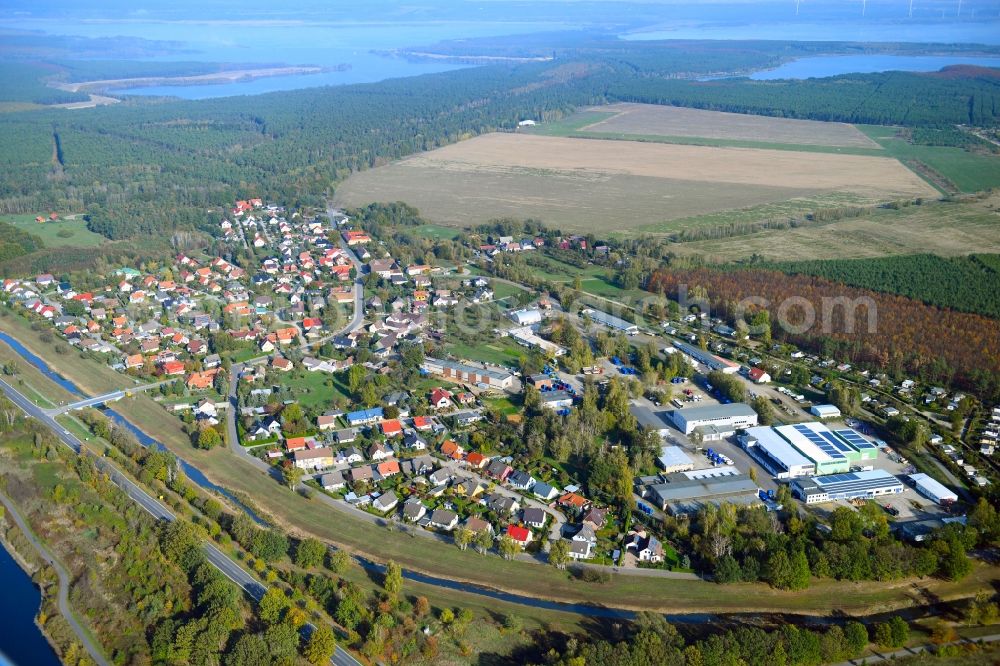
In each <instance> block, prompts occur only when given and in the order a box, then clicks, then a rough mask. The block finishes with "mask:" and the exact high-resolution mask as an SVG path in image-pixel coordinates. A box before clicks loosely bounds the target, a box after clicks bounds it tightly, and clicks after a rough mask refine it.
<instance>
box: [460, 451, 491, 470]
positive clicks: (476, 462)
mask: <svg viewBox="0 0 1000 666" xmlns="http://www.w3.org/2000/svg"><path fill="white" fill-rule="evenodd" d="M489 461H490V459H489V458H487V457H486V456H484V455H483V454H482V453H479V452H478V451H473V452H472V453H470V454H469V455H467V456H465V464H467V465H468V466H469V467H471V468H472V469H482V468H483V467H485V466H486V463H488V462H489Z"/></svg>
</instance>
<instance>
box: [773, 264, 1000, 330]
mask: <svg viewBox="0 0 1000 666" xmlns="http://www.w3.org/2000/svg"><path fill="white" fill-rule="evenodd" d="M753 266H754V267H756V268H767V269H774V270H777V271H781V272H782V273H787V274H789V275H812V276H815V277H820V278H825V279H827V280H830V281H831V282H839V283H842V284H847V285H851V286H853V287H863V288H867V289H872V290H874V291H882V292H887V293H890V294H899V295H901V296H906V297H907V298H912V299H915V300H918V301H923V302H924V303H926V304H928V305H936V306H938V307H942V308H950V309H952V310H961V311H962V312H972V313H975V314H981V315H986V316H987V317H994V318H998V319H1000V270H998V269H1000V255H995V254H991V255H984V254H970V255H968V256H966V257H939V256H937V255H933V254H914V255H904V256H896V257H879V258H865V259H829V260H818V261H789V262H776V263H759V264H753Z"/></svg>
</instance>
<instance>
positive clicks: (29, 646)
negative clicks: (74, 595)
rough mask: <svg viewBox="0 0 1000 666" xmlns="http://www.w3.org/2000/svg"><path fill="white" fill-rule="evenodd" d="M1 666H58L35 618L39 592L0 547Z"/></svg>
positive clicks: (40, 594) (57, 661)
mask: <svg viewBox="0 0 1000 666" xmlns="http://www.w3.org/2000/svg"><path fill="white" fill-rule="evenodd" d="M0 585H2V586H3V594H0V666H7V665H8V664H10V665H11V666H59V658H58V657H57V656H56V653H55V652H54V651H53V650H52V646H51V645H49V642H48V641H47V640H45V637H44V636H43V635H42V632H41V631H39V629H38V627H37V626H35V615H36V614H37V613H38V609H39V607H40V606H41V603H42V593H41V591H40V590H39V589H38V588H37V587H35V584H34V583H33V582H31V577H30V576H28V574H27V573H25V571H24V569H22V568H21V567H20V566H19V565H18V563H17V562H16V561H15V560H14V558H13V557H11V555H10V553H8V552H7V551H6V550H4V549H3V547H0Z"/></svg>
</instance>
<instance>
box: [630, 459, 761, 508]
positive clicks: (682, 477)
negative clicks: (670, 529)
mask: <svg viewBox="0 0 1000 666" xmlns="http://www.w3.org/2000/svg"><path fill="white" fill-rule="evenodd" d="M635 485H636V489H635V490H636V492H637V493H638V494H639V495H640V496H641V497H643V498H645V499H647V500H649V501H650V502H651V503H653V504H655V505H656V506H657V507H659V508H660V509H662V510H664V511H669V512H670V513H671V514H673V515H683V514H689V513H694V512H695V511H698V510H699V509H701V508H702V507H703V506H705V505H706V504H721V503H723V502H725V503H728V504H742V505H745V506H762V504H761V501H760V497H759V495H758V488H757V484H756V483H754V482H753V480H751V479H750V477H749V476H747V475H746V474H743V473H741V472H739V471H737V469H736V468H735V467H723V468H713V469H700V470H693V471H688V472H675V473H673V474H658V475H656V476H646V477H639V478H637V479H636V480H635Z"/></svg>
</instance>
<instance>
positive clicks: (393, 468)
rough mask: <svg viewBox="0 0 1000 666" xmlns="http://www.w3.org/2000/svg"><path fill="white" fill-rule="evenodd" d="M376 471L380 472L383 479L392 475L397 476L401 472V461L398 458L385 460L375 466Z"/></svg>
mask: <svg viewBox="0 0 1000 666" xmlns="http://www.w3.org/2000/svg"><path fill="white" fill-rule="evenodd" d="M375 471H376V472H378V473H379V474H380V475H381V476H382V478H383V479H388V478H389V477H390V476H396V475H397V474H399V471H400V470H399V462H398V461H396V460H385V461H383V462H380V463H379V464H378V465H376V466H375Z"/></svg>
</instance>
